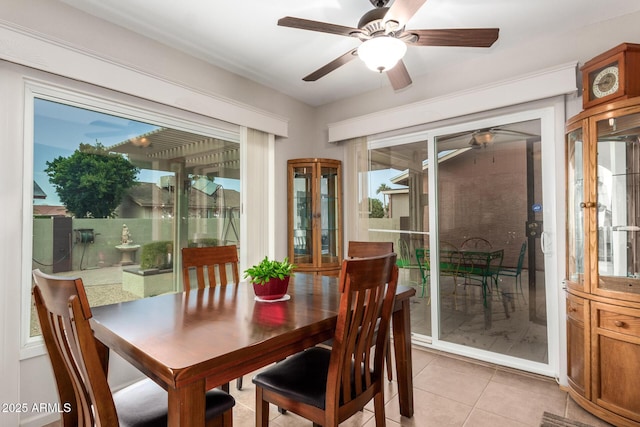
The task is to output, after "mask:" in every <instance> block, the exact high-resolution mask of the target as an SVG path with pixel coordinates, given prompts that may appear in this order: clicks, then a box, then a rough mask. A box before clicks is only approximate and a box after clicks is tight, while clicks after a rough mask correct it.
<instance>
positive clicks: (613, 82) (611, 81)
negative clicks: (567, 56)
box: [582, 43, 640, 108]
mask: <svg viewBox="0 0 640 427" xmlns="http://www.w3.org/2000/svg"><path fill="white" fill-rule="evenodd" d="M638 73H640V44H633V43H622V44H621V45H619V46H616V47H614V48H613V49H611V50H608V51H606V52H604V53H602V54H600V55H598V56H596V57H595V58H593V59H591V60H590V61H588V62H586V63H585V64H584V66H583V67H582V85H583V92H582V106H583V107H584V108H590V107H593V106H594V105H599V104H602V103H605V102H612V101H616V100H620V99H626V98H631V97H634V96H639V95H640V78H639V77H638Z"/></svg>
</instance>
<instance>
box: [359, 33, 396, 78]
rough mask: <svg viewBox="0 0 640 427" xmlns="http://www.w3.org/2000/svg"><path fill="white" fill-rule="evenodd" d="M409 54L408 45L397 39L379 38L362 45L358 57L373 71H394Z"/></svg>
mask: <svg viewBox="0 0 640 427" xmlns="http://www.w3.org/2000/svg"><path fill="white" fill-rule="evenodd" d="M406 52H407V45H406V44H405V43H404V42H403V41H402V40H399V39H397V38H395V37H391V36H378V37H374V38H372V39H369V40H367V41H365V42H364V43H362V45H360V47H359V48H358V56H359V57H360V59H362V61H364V63H365V64H366V65H367V67H368V68H369V69H371V70H373V71H378V72H380V73H381V72H383V71H388V70H390V69H392V68H393V67H394V66H395V65H396V64H397V63H398V61H400V60H401V59H402V58H403V57H404V54H405V53H406Z"/></svg>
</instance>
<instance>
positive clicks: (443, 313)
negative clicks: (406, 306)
mask: <svg viewBox="0 0 640 427" xmlns="http://www.w3.org/2000/svg"><path fill="white" fill-rule="evenodd" d="M550 123H551V122H550V121H549V120H548V113H547V112H540V111H536V112H530V113H526V114H515V115H509V116H502V117H496V118H492V119H487V120H478V121H473V122H471V121H470V122H467V123H462V124H459V125H454V126H449V127H442V128H439V129H433V130H429V131H422V132H415V133H413V134H407V135H403V136H402V137H397V136H393V137H389V138H384V137H382V138H377V139H376V138H371V139H370V141H369V171H368V176H367V182H368V193H367V196H368V200H369V205H370V209H369V218H368V219H367V224H368V230H369V239H370V240H372V241H389V240H390V241H393V242H394V245H395V248H396V252H397V253H398V266H399V267H400V271H401V274H400V280H401V284H404V285H409V286H413V287H416V291H417V292H416V297H415V298H414V299H413V301H412V305H411V318H412V333H413V334H414V341H415V342H417V343H420V342H422V343H424V344H425V345H428V346H433V347H436V348H440V349H445V350H448V351H451V352H455V353H459V354H464V355H468V356H471V357H475V358H480V359H483V360H488V361H492V362H495V363H500V364H504V365H507V366H514V367H518V368H521V369H527V370H530V371H532V372H537V373H543V374H547V375H555V374H554V372H556V370H557V366H556V365H557V357H556V355H557V351H558V350H557V315H556V316H551V317H552V318H551V320H550V319H549V316H548V313H549V312H550V310H551V311H552V312H554V313H557V299H558V294H557V291H556V290H557V287H555V286H549V283H553V282H555V280H554V279H553V277H556V267H555V266H553V267H551V268H549V265H550V264H552V262H550V260H551V259H552V257H551V256H549V254H545V252H550V251H549V250H548V249H546V248H549V247H552V246H553V243H552V242H551V241H550V239H549V236H548V235H549V233H548V232H545V230H546V229H547V228H546V225H547V223H548V224H549V230H552V229H554V228H555V222H554V220H553V218H554V215H555V209H554V207H553V206H554V202H553V197H554V195H555V191H553V190H552V191H548V190H547V191H546V192H545V188H550V185H552V184H553V182H552V181H550V174H549V173H548V172H549V171H551V170H553V169H554V166H553V164H554V154H553V153H554V150H553V148H551V149H550V148H549V147H553V138H552V137H550V138H549V137H548V136H549V135H551V136H552V135H553V128H552V126H551V128H550ZM545 135H546V136H547V137H548V138H547V142H546V143H545V140H544V138H543V136H545ZM545 144H547V145H545ZM545 147H547V148H545ZM545 150H547V153H546V157H545V155H544V151H545ZM545 163H546V165H545ZM543 170H547V173H546V176H545V174H543ZM549 218H551V219H549ZM548 219H549V220H548ZM547 220H548V221H547ZM545 236H546V240H547V241H546V242H545ZM543 249H545V250H544V251H543ZM550 277H552V278H551V279H549V278H550ZM550 322H551V324H552V326H553V328H550V327H549V325H550ZM550 337H551V338H552V339H550ZM552 341H553V343H552Z"/></svg>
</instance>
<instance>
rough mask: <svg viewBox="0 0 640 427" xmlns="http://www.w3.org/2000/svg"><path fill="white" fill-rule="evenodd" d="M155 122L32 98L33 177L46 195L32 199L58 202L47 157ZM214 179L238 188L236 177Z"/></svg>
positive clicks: (150, 176)
mask: <svg viewBox="0 0 640 427" xmlns="http://www.w3.org/2000/svg"><path fill="white" fill-rule="evenodd" d="M156 129H158V126H155V125H152V124H148V123H142V122H139V121H134V120H129V119H126V118H122V117H117V116H114V115H110V114H104V113H100V112H96V111H91V110H88V109H85V108H79V107H74V106H70V105H65V104H61V103H57V102H52V101H49V100H44V99H38V98H36V99H35V101H34V129H33V134H34V151H33V179H34V181H35V182H36V183H37V184H38V185H39V186H40V188H42V190H43V191H44V192H45V194H46V195H47V198H46V199H34V201H33V203H34V204H37V205H52V206H59V205H61V204H62V203H61V202H60V199H59V198H58V195H57V193H56V191H55V188H54V187H53V185H51V183H50V182H49V177H48V176H47V174H46V173H45V172H44V170H45V169H46V168H47V161H52V160H53V159H55V158H56V157H60V156H62V157H68V156H70V155H71V154H73V152H74V151H75V150H76V149H77V148H78V147H79V145H80V144H81V143H85V144H92V145H95V144H96V142H100V143H101V144H102V145H104V146H105V147H109V146H112V145H115V144H117V143H120V142H122V141H125V140H127V139H130V138H133V137H136V136H139V135H142V134H145V133H148V132H151V131H153V130H156ZM168 174H169V172H165V171H151V170H146V169H143V170H141V172H140V174H139V175H138V180H139V181H141V182H153V183H155V182H157V180H158V179H159V177H161V176H165V175H168ZM216 183H218V184H221V185H222V186H223V187H224V188H226V189H232V190H236V191H240V181H239V180H235V179H224V178H216Z"/></svg>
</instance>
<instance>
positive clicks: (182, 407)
mask: <svg viewBox="0 0 640 427" xmlns="http://www.w3.org/2000/svg"><path fill="white" fill-rule="evenodd" d="M205 409H206V408H205V382H204V380H200V381H196V382H193V383H191V384H187V385H185V386H183V387H179V388H177V389H175V388H169V413H168V416H169V417H168V418H169V419H168V422H167V426H168V427H185V426H188V427H204V425H205V415H204V414H205ZM196 414H202V415H200V416H197V415H196Z"/></svg>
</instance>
